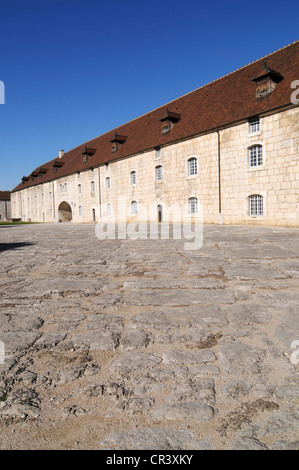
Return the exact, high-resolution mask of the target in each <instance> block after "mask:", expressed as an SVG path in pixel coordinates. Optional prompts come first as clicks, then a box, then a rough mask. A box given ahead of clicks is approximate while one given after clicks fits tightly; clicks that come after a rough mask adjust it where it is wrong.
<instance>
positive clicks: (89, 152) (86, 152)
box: [82, 147, 97, 163]
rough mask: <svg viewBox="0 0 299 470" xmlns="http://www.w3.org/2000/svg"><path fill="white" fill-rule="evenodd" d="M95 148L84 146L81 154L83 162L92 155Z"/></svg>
mask: <svg viewBox="0 0 299 470" xmlns="http://www.w3.org/2000/svg"><path fill="white" fill-rule="evenodd" d="M96 150H97V149H92V148H90V147H85V149H84V152H82V155H83V163H86V162H87V161H88V160H89V158H90V157H92V156H93V155H94V154H95V153H96Z"/></svg>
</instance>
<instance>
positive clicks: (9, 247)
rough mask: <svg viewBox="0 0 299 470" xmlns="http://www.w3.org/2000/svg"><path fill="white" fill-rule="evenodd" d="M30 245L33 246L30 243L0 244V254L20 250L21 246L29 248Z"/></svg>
mask: <svg viewBox="0 0 299 470" xmlns="http://www.w3.org/2000/svg"><path fill="white" fill-rule="evenodd" d="M31 245H35V243H31V242H20V243H0V252H1V251H7V250H17V249H18V248H22V247H23V246H31Z"/></svg>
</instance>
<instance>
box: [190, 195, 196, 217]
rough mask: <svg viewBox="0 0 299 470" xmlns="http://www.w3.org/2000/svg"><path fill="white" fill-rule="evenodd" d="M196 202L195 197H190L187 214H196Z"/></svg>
mask: <svg viewBox="0 0 299 470" xmlns="http://www.w3.org/2000/svg"><path fill="white" fill-rule="evenodd" d="M197 212H198V200H197V197H190V199H189V214H197Z"/></svg>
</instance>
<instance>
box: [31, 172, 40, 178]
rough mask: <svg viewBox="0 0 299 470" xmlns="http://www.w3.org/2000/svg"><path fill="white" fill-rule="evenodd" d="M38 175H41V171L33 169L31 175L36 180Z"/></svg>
mask: <svg viewBox="0 0 299 470" xmlns="http://www.w3.org/2000/svg"><path fill="white" fill-rule="evenodd" d="M38 175H39V173H38V172H37V171H33V172H32V173H31V175H30V176H31V178H32V180H34V179H35V178H36V177H37V176H38Z"/></svg>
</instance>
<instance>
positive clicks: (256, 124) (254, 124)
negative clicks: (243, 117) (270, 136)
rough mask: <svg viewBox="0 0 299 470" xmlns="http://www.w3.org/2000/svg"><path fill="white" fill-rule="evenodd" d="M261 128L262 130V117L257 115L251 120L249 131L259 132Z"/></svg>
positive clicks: (251, 132) (252, 132)
mask: <svg viewBox="0 0 299 470" xmlns="http://www.w3.org/2000/svg"><path fill="white" fill-rule="evenodd" d="M260 130H261V126H260V118H259V117H256V118H253V119H251V120H250V121H249V133H250V134H255V133H256V132H259V131H260Z"/></svg>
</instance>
